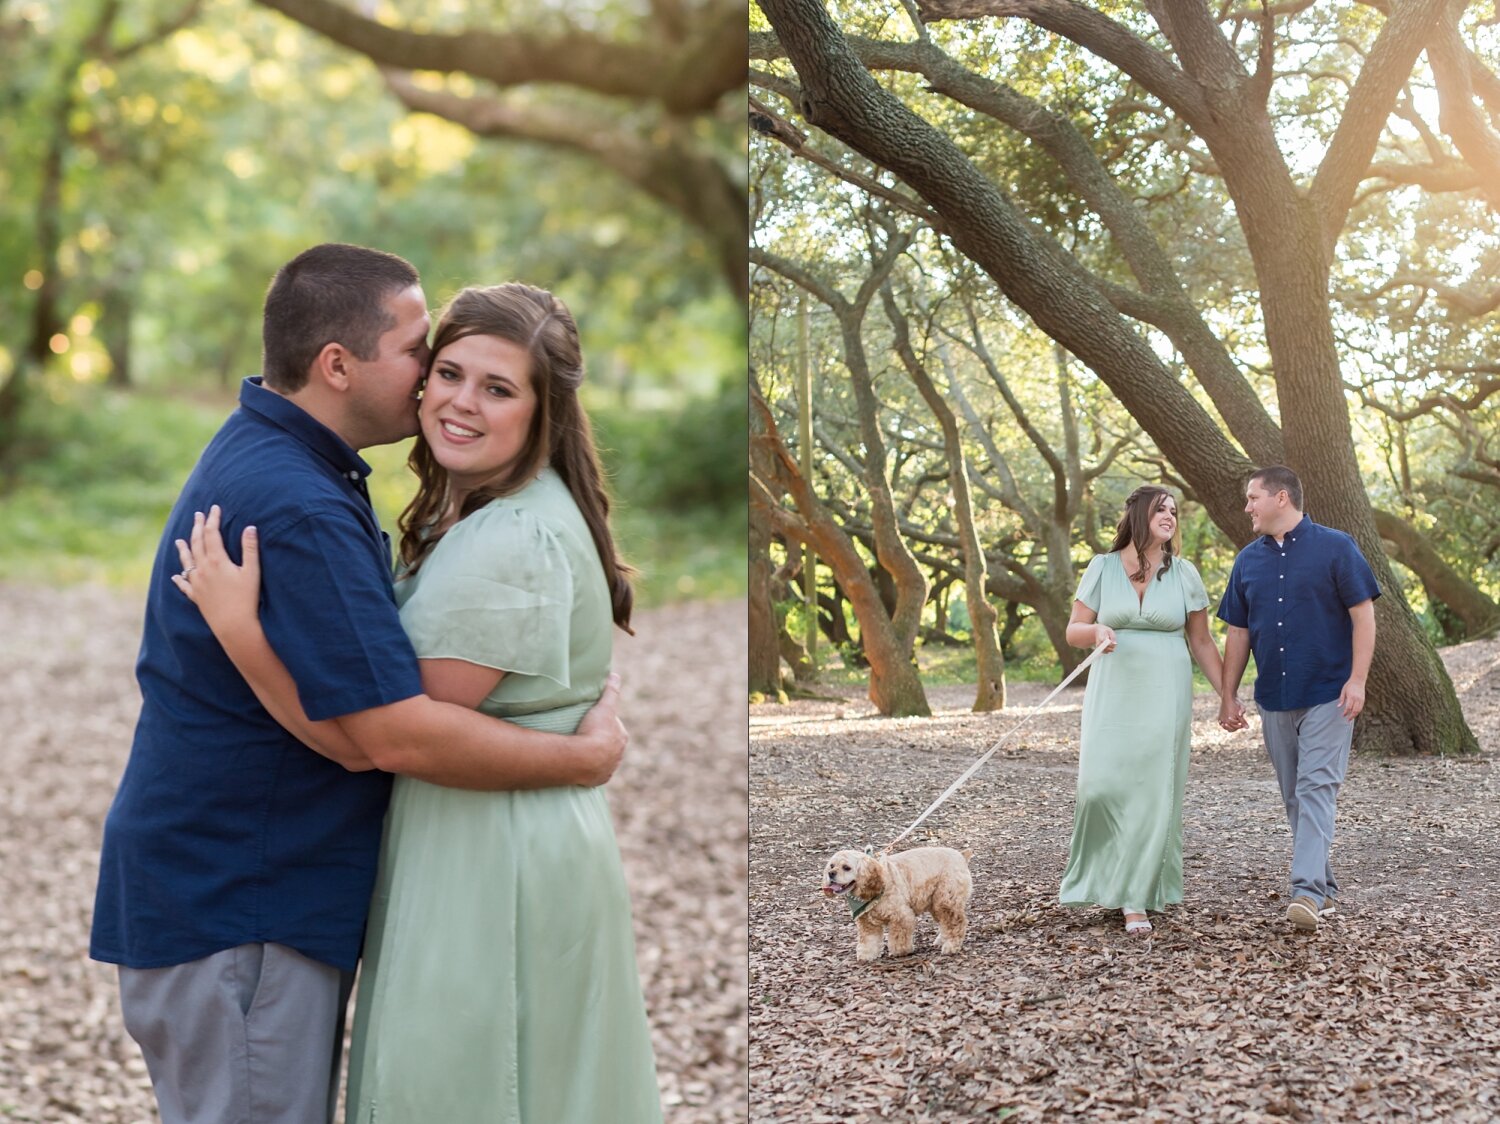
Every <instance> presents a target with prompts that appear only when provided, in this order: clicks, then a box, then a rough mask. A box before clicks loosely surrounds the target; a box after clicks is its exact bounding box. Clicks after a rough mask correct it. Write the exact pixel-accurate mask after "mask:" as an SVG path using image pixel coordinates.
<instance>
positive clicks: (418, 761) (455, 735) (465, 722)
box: [338, 695, 613, 791]
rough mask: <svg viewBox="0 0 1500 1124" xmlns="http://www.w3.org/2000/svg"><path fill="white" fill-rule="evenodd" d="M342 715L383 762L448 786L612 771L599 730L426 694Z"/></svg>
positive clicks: (588, 780)
mask: <svg viewBox="0 0 1500 1124" xmlns="http://www.w3.org/2000/svg"><path fill="white" fill-rule="evenodd" d="M338 723H339V725H340V726H341V727H342V728H343V730H344V731H345V732H346V733H347V734H348V735H349V736H350V737H351V738H352V739H353V740H354V742H355V743H356V744H357V745H358V746H359V747H360V748H361V749H363V750H364V751H365V752H366V753H367V754H368V755H369V757H370V760H372V761H373V762H374V763H375V766H376V767H377V768H379V769H384V770H385V771H386V772H389V773H399V774H400V775H402V776H406V777H413V778H415V779H417V780H422V781H427V782H429V783H431V784H439V785H444V786H446V787H449V788H468V789H479V790H485V791H498V790H504V789H533V788H553V787H557V786H563V785H597V784H602V783H604V781H605V780H607V779H608V778H609V775H610V773H612V772H613V762H608V761H606V760H605V759H606V758H607V757H608V753H607V750H606V748H605V747H602V746H601V745H600V744H599V739H598V738H590V737H577V736H570V735H566V734H555V733H549V732H546V731H542V730H530V729H527V728H526V727H524V726H517V725H515V724H513V723H510V722H503V721H501V720H500V719H497V718H492V717H490V716H488V715H485V714H481V713H480V712H479V711H476V710H468V709H466V708H464V707H461V706H455V705H454V704H452V703H444V702H437V701H435V700H433V699H430V698H428V697H427V696H426V695H417V696H415V697H413V698H410V699H405V700H403V701H401V702H398V703H392V704H391V705H389V706H383V707H376V708H374V709H372V710H364V711H360V712H359V713H357V714H350V715H345V716H344V717H342V718H340V719H338Z"/></svg>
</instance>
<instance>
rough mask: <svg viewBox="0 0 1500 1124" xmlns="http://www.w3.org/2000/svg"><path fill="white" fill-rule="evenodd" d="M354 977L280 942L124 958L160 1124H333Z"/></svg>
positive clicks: (123, 987)
mask: <svg viewBox="0 0 1500 1124" xmlns="http://www.w3.org/2000/svg"><path fill="white" fill-rule="evenodd" d="M353 981H354V974H353V973H352V972H340V971H339V970H338V969H337V968H332V967H329V966H328V965H327V964H320V963H318V962H317V961H315V960H309V959H308V958H307V957H305V956H303V955H301V954H300V953H297V952H294V951H293V950H292V949H290V948H287V947H286V946H285V945H279V944H245V945H240V946H239V947H238V948H230V949H225V950H224V951H223V952H217V953H214V954H213V955H212V956H208V957H205V958H204V959H202V960H193V961H189V962H188V963H186V964H176V965H173V966H172V967H169V968H124V967H122V968H121V969H120V1005H121V1007H122V1009H123V1012H124V1017H125V1029H126V1030H127V1031H129V1032H130V1036H131V1037H132V1038H134V1039H135V1040H136V1042H137V1043H138V1044H139V1045H140V1047H141V1053H142V1054H144V1055H145V1057H146V1068H147V1070H148V1071H149V1072H150V1074H151V1085H152V1087H153V1088H154V1089H155V1091H156V1103H157V1105H158V1107H159V1108H160V1109H161V1119H162V1124H317V1122H318V1121H328V1122H330V1124H331V1122H332V1120H333V1112H334V1106H335V1104H336V1103H337V1101H338V1084H339V1082H338V1078H339V1065H340V1062H341V1061H342V1057H343V1049H344V1011H345V1008H346V1007H347V1005H348V1002H349V991H350V988H351V985H352V984H353Z"/></svg>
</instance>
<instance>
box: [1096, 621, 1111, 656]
mask: <svg viewBox="0 0 1500 1124" xmlns="http://www.w3.org/2000/svg"><path fill="white" fill-rule="evenodd" d="M1094 647H1096V648H1103V649H1104V650H1105V652H1113V651H1114V650H1115V630H1114V629H1112V628H1110V627H1109V625H1107V624H1096V625H1094Z"/></svg>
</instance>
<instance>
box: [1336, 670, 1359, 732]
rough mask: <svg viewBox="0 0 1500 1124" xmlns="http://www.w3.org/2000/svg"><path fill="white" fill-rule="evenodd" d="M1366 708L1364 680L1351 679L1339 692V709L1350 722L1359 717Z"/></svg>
mask: <svg viewBox="0 0 1500 1124" xmlns="http://www.w3.org/2000/svg"><path fill="white" fill-rule="evenodd" d="M1364 708H1365V685H1364V682H1363V681H1362V680H1356V679H1351V680H1349V682H1347V683H1345V684H1344V689H1343V690H1342V691H1340V692H1339V711H1340V712H1341V713H1342V714H1343V716H1344V717H1345V718H1346V719H1348V720H1349V721H1350V722H1353V721H1354V720H1355V719H1356V718H1358V717H1359V712H1360V711H1362V710H1364Z"/></svg>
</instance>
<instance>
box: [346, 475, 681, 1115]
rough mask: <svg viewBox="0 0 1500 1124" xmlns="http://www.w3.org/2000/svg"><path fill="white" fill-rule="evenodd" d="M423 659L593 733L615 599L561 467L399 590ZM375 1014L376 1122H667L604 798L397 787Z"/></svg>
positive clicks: (508, 708) (369, 1025)
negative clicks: (486, 673)
mask: <svg viewBox="0 0 1500 1124" xmlns="http://www.w3.org/2000/svg"><path fill="white" fill-rule="evenodd" d="M396 590H397V598H398V600H399V601H400V603H401V620H402V623H403V624H404V625H405V627H406V631H407V633H408V634H409V635H410V636H411V639H412V643H413V645H414V646H415V648H416V651H417V655H418V656H419V657H421V658H424V659H442V658H450V659H461V660H467V661H469V662H471V663H477V664H482V665H484V666H486V667H494V668H500V669H503V670H504V671H505V672H506V675H505V677H504V678H503V679H502V680H501V681H500V683H499V685H498V686H497V687H496V689H495V690H494V692H493V693H492V694H491V695H490V696H489V698H487V699H486V700H485V701H484V703H483V704H482V705H481V706H480V709H481V710H483V711H484V712H485V713H487V714H492V715H496V716H498V717H501V718H505V719H507V720H508V721H511V722H515V723H518V724H520V725H523V726H530V727H533V728H536V729H543V730H554V731H559V732H564V733H571V732H572V731H573V730H574V729H575V728H576V727H577V725H578V722H579V720H580V719H581V718H582V717H583V715H584V713H585V711H587V710H588V708H589V707H590V705H592V703H593V702H594V701H595V700H596V699H597V698H598V697H599V694H600V692H601V691H602V690H603V686H604V678H605V676H606V674H607V673H608V671H609V663H610V647H611V633H612V631H613V620H612V615H611V608H610V597H609V591H608V588H607V585H606V582H605V578H604V571H603V568H602V567H601V565H600V563H599V556H598V553H597V552H596V550H595V548H594V543H593V539H592V538H591V537H590V536H589V531H588V526H587V524H586V523H585V522H584V520H583V516H582V515H581V514H580V513H579V511H578V508H577V507H576V506H575V504H574V503H573V499H572V496H571V495H570V494H569V492H568V490H567V487H566V486H565V485H564V484H563V482H562V480H561V479H560V478H559V477H558V476H557V474H556V473H555V472H554V471H552V470H551V469H546V470H544V471H543V473H542V475H541V476H540V477H539V478H537V479H536V480H535V481H533V482H532V483H531V484H529V485H528V486H527V487H525V488H524V489H523V490H522V491H520V492H519V493H517V494H516V495H513V496H507V497H504V498H502V499H497V500H494V501H492V502H491V503H489V504H488V505H487V506H486V507H484V508H482V509H480V510H479V511H477V512H475V513H474V514H472V515H470V516H468V517H467V518H465V519H463V520H462V521H460V522H459V523H457V524H456V525H455V526H454V527H453V528H452V529H451V530H450V531H449V532H448V533H447V534H446V535H445V536H444V537H443V539H442V541H441V542H440V543H439V544H438V545H437V546H436V547H435V548H434V549H433V551H432V553H431V555H429V556H428V558H427V560H426V561H425V562H424V563H423V565H422V566H421V568H420V569H419V570H418V571H417V573H416V574H415V575H413V576H412V577H410V578H408V579H405V580H402V581H398V582H397V584H396ZM361 971H362V975H361V978H360V984H359V997H358V1000H357V1004H356V1008H355V1017H354V1039H353V1046H352V1050H351V1054H350V1070H349V1111H348V1119H349V1120H350V1121H358V1122H360V1124H431V1122H436V1121H441V1122H442V1124H479V1122H484V1124H491V1122H495V1124H500V1122H503V1124H600V1122H603V1121H610V1122H614V1124H656V1122H657V1121H660V1120H661V1105H660V1100H659V1097H658V1093H657V1085H656V1071H655V1064H654V1061H653V1057H652V1051H651V1033H650V1028H649V1026H648V1024H647V1021H646V1008H645V1002H644V999H643V998H642V993H641V985H640V980H639V978H638V976H637V973H636V964H635V948H634V938H633V936H632V932H631V922H630V899H629V897H628V895H627V892H626V888H625V878H624V873H623V870H622V868H621V864H620V852H619V847H618V845H617V844H616V842H615V836H614V828H613V826H612V824H611V822H610V814H609V807H608V805H607V804H606V802H605V796H604V789H603V788H579V787H566V788H548V789H539V790H536V791H528V792H466V791H461V790H459V789H451V788H441V787H438V786H436V785H430V784H424V783H423V782H421V781H416V780H410V779H408V778H405V777H397V778H396V782H395V787H394V790H393V792H392V796H391V806H390V811H389V813H388V814H387V818H386V824H385V840H384V844H383V847H382V851H381V858H380V874H379V878H378V880H377V883H376V888H375V895H374V898H373V900H372V903H371V908H370V921H369V929H368V933H367V936H366V941H365V955H364V962H363V967H362V969H361Z"/></svg>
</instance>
